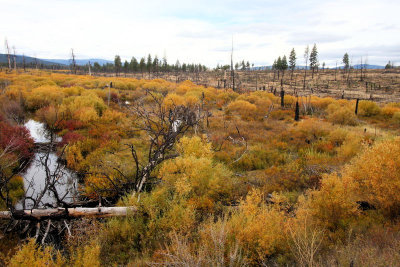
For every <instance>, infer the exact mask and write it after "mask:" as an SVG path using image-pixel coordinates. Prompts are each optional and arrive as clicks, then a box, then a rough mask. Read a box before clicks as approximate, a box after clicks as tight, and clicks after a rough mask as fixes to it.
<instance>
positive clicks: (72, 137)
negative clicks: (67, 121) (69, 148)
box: [59, 131, 85, 147]
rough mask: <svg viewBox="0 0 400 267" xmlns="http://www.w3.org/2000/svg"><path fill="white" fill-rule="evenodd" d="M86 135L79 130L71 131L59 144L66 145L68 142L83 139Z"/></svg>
mask: <svg viewBox="0 0 400 267" xmlns="http://www.w3.org/2000/svg"><path fill="white" fill-rule="evenodd" d="M84 138H85V137H84V136H83V135H81V134H79V133H77V132H74V131H70V132H68V133H66V134H65V135H64V136H63V137H62V140H61V142H60V143H59V146H61V147H62V146H64V145H67V144H72V143H75V142H77V141H80V140H83V139H84Z"/></svg>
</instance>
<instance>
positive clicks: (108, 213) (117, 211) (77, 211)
mask: <svg viewBox="0 0 400 267" xmlns="http://www.w3.org/2000/svg"><path fill="white" fill-rule="evenodd" d="M135 211H136V207H98V208H56V209H32V210H19V211H15V212H13V213H12V212H11V211H0V219H17V220H45V219H52V220H57V219H67V218H80V217H123V216H127V215H128V214H133V213H134V212H135Z"/></svg>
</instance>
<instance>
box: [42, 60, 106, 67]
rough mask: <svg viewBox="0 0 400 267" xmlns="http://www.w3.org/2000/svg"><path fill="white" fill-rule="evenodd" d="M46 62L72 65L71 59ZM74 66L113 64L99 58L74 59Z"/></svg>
mask: <svg viewBox="0 0 400 267" xmlns="http://www.w3.org/2000/svg"><path fill="white" fill-rule="evenodd" d="M45 60H46V61H50V62H55V63H58V64H63V65H70V64H71V63H72V59H45ZM75 62H76V65H79V66H84V65H86V64H88V63H89V62H90V64H92V65H93V63H95V62H97V63H99V64H100V65H105V64H107V63H113V64H114V61H111V60H107V59H101V58H89V59H75Z"/></svg>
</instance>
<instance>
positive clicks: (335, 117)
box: [327, 104, 357, 126]
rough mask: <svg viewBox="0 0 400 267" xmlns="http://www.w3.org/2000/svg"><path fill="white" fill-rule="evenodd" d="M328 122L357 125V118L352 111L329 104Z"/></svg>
mask: <svg viewBox="0 0 400 267" xmlns="http://www.w3.org/2000/svg"><path fill="white" fill-rule="evenodd" d="M327 111H328V116H327V117H328V120H329V121H331V122H333V123H337V124H342V125H352V126H354V125H357V116H356V115H355V113H354V111H353V110H352V109H350V108H349V107H346V106H339V105H337V104H330V105H329V106H328V108H327Z"/></svg>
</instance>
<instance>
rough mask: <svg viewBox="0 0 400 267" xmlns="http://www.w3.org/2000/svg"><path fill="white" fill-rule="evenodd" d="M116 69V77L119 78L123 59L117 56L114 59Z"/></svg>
mask: <svg viewBox="0 0 400 267" xmlns="http://www.w3.org/2000/svg"><path fill="white" fill-rule="evenodd" d="M114 67H115V75H116V76H118V74H119V73H120V71H121V68H122V62H121V57H120V56H119V55H116V56H115V58H114Z"/></svg>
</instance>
